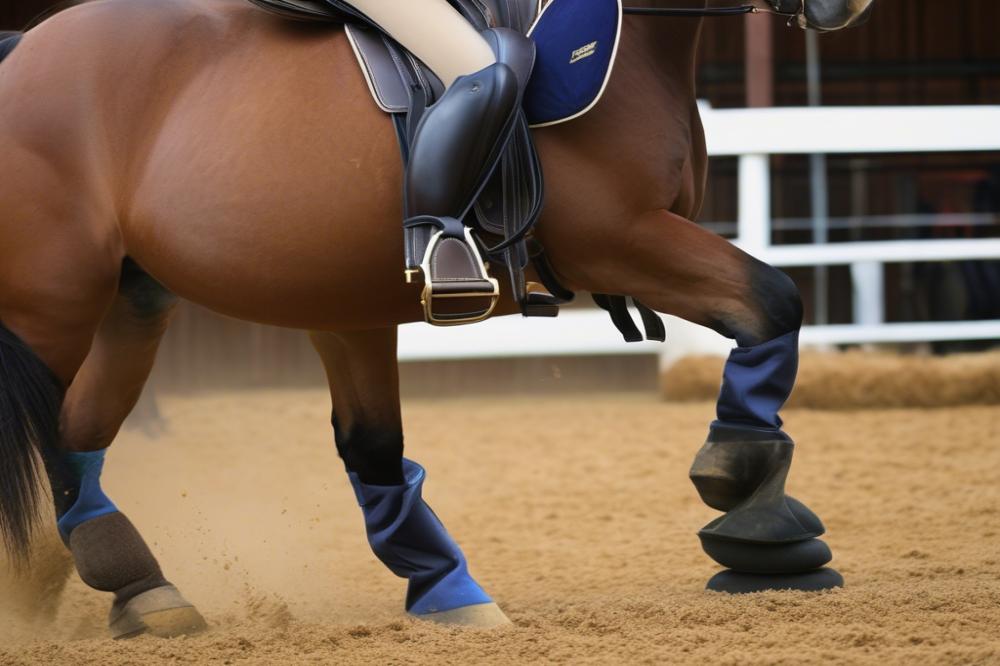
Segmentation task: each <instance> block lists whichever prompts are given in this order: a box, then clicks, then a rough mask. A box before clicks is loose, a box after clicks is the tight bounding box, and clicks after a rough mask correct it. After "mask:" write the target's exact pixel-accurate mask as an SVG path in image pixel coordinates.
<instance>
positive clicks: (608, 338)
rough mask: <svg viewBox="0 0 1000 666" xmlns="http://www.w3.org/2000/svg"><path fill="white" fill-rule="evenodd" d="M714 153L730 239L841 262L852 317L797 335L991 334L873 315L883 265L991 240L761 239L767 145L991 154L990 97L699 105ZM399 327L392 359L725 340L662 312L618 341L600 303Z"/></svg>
mask: <svg viewBox="0 0 1000 666" xmlns="http://www.w3.org/2000/svg"><path fill="white" fill-rule="evenodd" d="M702 119H703V122H704V124H705V133H706V136H707V138H708V151H709V154H710V155H712V156H736V157H738V159H739V219H738V225H737V226H738V232H737V239H736V244H737V245H738V246H739V247H741V248H742V249H743V250H745V251H747V252H749V253H750V254H752V255H754V256H756V257H757V258H759V259H761V260H762V261H765V262H767V263H769V264H772V265H774V266H780V267H789V266H821V265H845V264H846V265H850V266H851V275H852V279H853V281H854V292H855V293H854V296H855V298H854V306H855V307H854V318H855V323H854V324H849V325H833V326H807V327H805V328H804V329H803V331H802V342H803V344H806V345H810V344H814V345H826V344H848V343H876V342H920V341H932V340H975V339H1000V320H996V321H975V322H966V321H960V322H933V323H895V324H886V323H884V322H883V315H884V304H883V303H882V279H883V278H882V276H883V265H884V264H885V263H893V262H904V261H907V262H909V261H915V262H919V261H954V260H963V259H964V260H971V259H1000V239H947V240H933V239H930V240H905V241H865V242H852V243H830V244H823V245H814V244H801V245H777V246H776V245H772V244H771V210H770V201H771V176H770V156H771V155H776V154H814V153H823V154H836V153H904V152H905V153H932V152H975V151H1000V106H974V107H827V108H822V107H821V108H779V109H733V110H713V109H711V108H708V107H703V108H702ZM475 329H476V330H475V331H473V330H470V329H467V328H464V327H460V328H453V329H433V328H431V327H430V326H427V325H425V324H414V325H410V326H406V327H404V328H403V330H402V332H401V334H400V349H399V352H400V358H401V359H403V360H408V359H413V360H416V359H441V358H473V357H490V356H494V357H502V356H544V355H560V354H619V353H621V354H628V353H633V354H634V353H656V354H660V355H661V357H662V358H663V360H664V362H665V363H669V362H670V361H671V360H673V359H674V358H676V357H678V356H682V355H685V354H688V353H716V352H720V353H722V352H724V351H725V350H726V349H728V348H729V347H730V346H731V344H732V343H731V342H730V341H728V340H726V339H724V338H722V337H721V336H718V335H717V334H715V333H713V332H711V331H707V330H706V329H702V328H700V327H696V326H693V325H691V324H687V323H686V322H683V321H681V320H678V319H676V318H668V322H667V336H668V342H667V344H666V345H658V344H652V343H642V344H632V345H626V344H624V343H623V342H622V341H621V337H620V336H619V335H618V334H617V332H616V331H615V329H614V327H613V326H612V325H611V323H610V321H609V320H608V318H607V316H606V315H605V313H604V312H603V311H598V310H593V311H591V310H582V311H581V310H577V311H569V312H564V313H563V314H562V315H560V316H559V318H557V319H553V320H538V319H533V320H523V319H521V318H517V317H505V318H500V319H494V320H491V321H487V322H484V323H482V324H476V325H475Z"/></svg>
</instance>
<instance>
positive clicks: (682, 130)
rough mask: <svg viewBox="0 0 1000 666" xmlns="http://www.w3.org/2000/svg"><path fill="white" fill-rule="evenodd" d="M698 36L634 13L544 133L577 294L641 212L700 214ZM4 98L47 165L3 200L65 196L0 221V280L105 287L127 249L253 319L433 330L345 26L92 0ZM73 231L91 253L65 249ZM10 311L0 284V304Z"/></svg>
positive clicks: (379, 118)
mask: <svg viewBox="0 0 1000 666" xmlns="http://www.w3.org/2000/svg"><path fill="white" fill-rule="evenodd" d="M696 33H697V23H696V22H694V21H680V22H669V21H663V20H652V21H643V20H641V19H635V18H630V19H627V20H626V25H625V30H624V33H623V37H622V46H621V51H620V57H619V62H618V66H617V68H616V71H615V73H614V75H613V76H612V79H611V82H610V85H609V88H608V91H607V93H606V95H605V97H604V99H603V100H602V101H601V103H600V104H599V105H598V107H597V108H596V109H595V110H594V111H592V112H591V114H590V115H588V116H586V117H584V118H582V119H580V120H577V121H574V122H573V123H569V124H567V125H564V126H559V127H553V128H548V129H545V130H543V131H541V132H539V134H538V144H539V149H540V153H541V155H542V159H543V164H544V167H545V176H546V186H547V193H548V194H547V199H546V209H545V213H544V215H543V218H542V221H541V223H540V225H539V230H538V233H539V236H540V238H541V239H542V240H543V242H544V243H545V244H546V246H547V247H548V248H549V251H550V253H551V256H552V259H553V261H554V263H555V265H556V268H557V270H558V271H559V273H560V274H561V276H562V277H563V279H565V280H566V281H567V282H568V283H569V285H570V286H572V287H576V288H592V289H595V290H599V289H600V288H601V286H602V285H600V284H598V283H597V282H599V281H600V270H599V268H595V266H599V263H600V262H599V257H600V253H601V251H602V248H605V249H606V248H607V247H608V244H609V243H615V242H623V241H621V238H622V237H623V236H624V237H626V241H624V242H627V235H628V225H629V223H630V221H632V220H635V219H637V218H639V217H640V216H642V215H643V214H644V213H646V212H647V211H652V210H657V209H667V210H671V211H674V212H676V213H678V214H680V215H682V216H685V217H691V216H693V215H694V214H695V213H696V211H697V209H698V207H699V205H700V199H701V191H702V184H703V180H704V170H705V158H704V145H703V138H702V135H701V126H700V123H699V121H698V118H697V110H696V108H695V103H694V83H693V78H694V74H693V69H694V62H693V58H694V50H695V49H694V44H695V42H696V37H697V35H696ZM42 89H44V94H38V93H39V92H40V91H41V90H42ZM0 98H3V99H4V102H5V103H4V104H3V105H2V107H0V133H2V134H3V135H4V137H5V141H7V140H8V139H9V141H10V142H11V145H13V147H14V149H13V150H12V151H11V155H12V156H13V158H15V159H22V160H26V161H27V163H35V162H37V161H44V162H47V163H48V165H49V167H50V168H47V169H40V170H39V171H40V172H39V173H33V174H30V176H31V177H30V182H29V176H28V175H26V176H25V177H24V179H23V180H22V181H20V182H18V180H17V178H14V181H13V182H12V183H10V184H9V185H8V184H5V188H7V192H6V193H0V203H3V204H4V205H5V206H7V205H10V206H17V205H21V206H23V205H27V204H26V203H25V202H27V201H31V200H37V199H38V198H39V196H40V195H42V194H43V193H42V192H41V191H39V192H37V193H32V192H30V191H29V189H30V188H38V187H39V183H44V189H45V191H46V192H48V193H59V196H53V197H52V198H51V200H50V201H48V202H46V203H45V204H44V205H47V206H49V207H51V209H52V210H51V212H50V214H47V215H37V216H35V215H33V216H32V221H33V224H34V225H35V228H34V229H32V230H30V232H29V231H27V230H21V231H20V232H19V231H18V230H15V229H11V228H8V227H9V226H10V225H12V224H15V223H16V222H15V221H16V220H17V219H18V216H17V215H6V216H3V217H0V234H2V236H3V238H4V241H5V243H4V245H5V247H6V248H7V249H6V250H3V249H0V285H5V287H4V288H5V289H7V288H9V287H7V285H11V284H16V283H17V278H18V276H23V275H26V274H30V273H31V270H32V264H33V263H34V262H36V261H38V258H39V257H47V258H48V259H49V260H52V261H57V262H58V261H62V262H63V263H64V264H65V266H66V269H65V270H66V277H67V279H71V275H72V274H73V273H72V272H71V271H79V270H83V269H84V268H86V270H87V271H88V272H89V273H90V274H91V275H96V274H97V273H107V275H105V276H104V277H105V278H106V279H113V278H114V271H116V270H117V267H118V266H119V265H120V263H121V260H122V259H123V258H124V257H125V256H130V257H132V258H133V259H134V260H135V261H136V262H137V263H138V264H139V265H141V266H142V267H143V268H144V269H146V270H147V271H148V272H149V273H151V274H152V275H153V276H154V277H156V278H157V279H158V280H159V281H161V282H162V283H163V284H165V285H166V286H167V287H169V288H170V289H171V290H172V291H174V292H176V293H177V294H179V295H181V296H183V297H185V298H188V299H190V300H193V301H196V302H198V303H201V304H203V305H206V306H208V307H211V308H213V309H215V310H217V311H220V312H223V313H225V314H229V315H232V316H236V317H240V318H243V319H249V320H254V321H261V322H265V323H272V324H278V325H283V326H292V327H300V328H316V329H331V330H332V329H342V328H371V327H378V326H384V325H392V324H396V323H400V322H401V321H410V320H417V319H420V317H421V313H420V309H419V305H418V300H419V295H418V290H417V289H416V288H415V287H412V286H408V285H406V284H405V283H404V282H403V276H402V266H403V260H402V245H401V237H402V236H401V231H400V220H401V204H400V192H401V168H400V161H399V157H398V152H397V148H396V145H395V137H394V134H393V130H392V127H391V124H390V122H389V121H388V119H387V118H386V117H385V116H384V115H383V114H381V113H380V112H379V111H378V110H377V109H376V108H375V106H374V105H373V104H372V103H371V101H370V99H369V98H368V92H367V88H366V86H365V83H364V80H363V78H362V76H361V74H360V72H359V71H358V68H357V66H356V64H355V62H354V60H353V57H352V54H351V52H350V48H349V46H348V44H347V42H346V40H345V39H344V38H343V36H342V34H340V33H339V32H337V31H331V30H329V29H317V28H315V27H311V26H302V25H298V24H292V23H289V22H285V21H282V20H279V19H276V18H274V17H271V16H268V15H266V14H264V13H263V12H260V11H259V10H257V9H255V8H254V7H252V6H251V5H249V3H245V2H243V1H242V0H211V1H209V0H98V1H97V2H93V3H88V4H85V5H83V6H80V7H76V8H74V9H71V10H68V11H66V12H64V13H62V14H59V15H58V16H56V17H54V18H53V19H50V20H49V21H46V22H45V23H43V24H42V25H40V26H39V27H37V28H35V29H33V30H31V31H30V32H29V33H28V34H27V35H26V36H25V38H24V40H23V43H22V44H21V45H20V46H19V47H18V50H17V52H16V54H15V55H14V56H12V57H11V58H10V59H8V61H7V62H5V63H4V66H3V67H2V68H0ZM19 188H20V189H19ZM5 212H8V210H5ZM43 226H44V227H45V228H41V227H43ZM69 228H72V229H74V230H75V231H71V232H69V235H72V236H79V238H77V239H76V241H75V244H76V245H79V244H80V243H83V244H85V245H86V246H87V248H86V249H87V251H86V252H83V253H81V252H79V251H78V249H79V248H78V247H71V245H72V244H69V243H67V244H66V245H61V244H59V243H57V242H55V243H54V242H53V241H52V239H53V237H58V236H60V235H63V236H66V237H68V235H67V234H64V233H62V231H60V230H66V229H69ZM81 228H83V229H85V233H80V229H81ZM8 241H12V242H10V243H8ZM43 243H45V244H47V245H45V247H42V244H43ZM63 255H65V256H63ZM105 261H106V266H104V267H100V268H98V267H93V266H90V265H87V266H86V267H84V266H81V264H82V263H87V264H90V263H93V262H101V263H104V262H105ZM95 279H97V278H96V277H95ZM12 301H14V302H16V298H15V297H13V296H11V295H10V294H0V310H3V309H4V306H5V305H6V303H7V302H12ZM505 306H506V307H505V309H506V311H512V310H513V306H512V304H511V303H509V302H508V303H506V304H505ZM7 309H8V310H9V309H10V308H7ZM14 309H15V310H16V308H14ZM15 316H16V315H15ZM7 319H8V320H10V319H11V315H7ZM15 323H16V322H15Z"/></svg>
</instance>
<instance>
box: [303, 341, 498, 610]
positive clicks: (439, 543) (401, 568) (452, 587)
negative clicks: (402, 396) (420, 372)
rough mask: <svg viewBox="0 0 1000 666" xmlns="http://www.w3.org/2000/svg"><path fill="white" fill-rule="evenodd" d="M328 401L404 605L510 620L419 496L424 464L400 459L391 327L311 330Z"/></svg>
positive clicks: (373, 538) (376, 542) (376, 545)
mask: <svg viewBox="0 0 1000 666" xmlns="http://www.w3.org/2000/svg"><path fill="white" fill-rule="evenodd" d="M312 341H313V345H314V346H315V347H316V350H317V351H318V352H319V354H320V356H321V357H322V359H323V365H324V366H325V368H326V372H327V378H328V379H329V382H330V394H331V397H332V399H333V428H334V434H335V437H336V442H337V451H338V453H339V454H340V457H341V458H342V459H343V461H344V465H345V467H346V469H347V473H348V476H349V478H350V481H351V484H352V485H353V486H354V492H355V494H356V496H357V499H358V503H359V504H360V505H361V510H362V512H363V514H364V517H365V527H366V529H367V533H368V542H369V543H370V544H371V547H372V550H373V551H374V552H375V555H376V556H377V557H378V558H379V559H380V560H381V561H382V562H383V563H384V564H385V565H386V566H387V567H389V569H390V570H391V571H392V572H393V573H395V574H396V575H397V576H400V577H402V578H406V579H408V581H409V586H408V590H407V595H406V610H407V611H409V612H410V613H411V614H413V615H415V616H417V617H421V618H424V619H429V620H436V621H439V622H446V623H453V624H465V625H473V626H480V627H491V626H497V625H501V624H507V623H509V620H507V618H506V616H505V615H504V614H503V612H502V611H501V610H500V609H499V607H497V605H496V604H495V603H493V601H492V599H490V597H489V596H488V595H487V594H486V593H485V592H484V591H483V589H482V588H481V587H480V586H479V584H478V583H476V581H475V580H473V578H472V576H470V575H469V572H468V570H467V567H466V561H465V556H464V555H463V554H462V551H461V550H460V549H459V547H458V545H457V544H456V543H455V542H454V540H452V538H451V537H450V536H449V535H448V532H447V531H446V530H445V528H444V526H443V525H442V524H441V521H440V520H439V519H438V517H437V516H435V515H434V513H433V512H432V511H431V510H430V508H429V507H428V506H427V504H426V503H425V502H424V501H423V499H422V498H421V488H422V486H423V483H424V470H423V468H421V467H420V466H419V465H417V464H416V463H415V462H413V461H411V460H407V459H405V458H403V429H402V422H401V418H400V411H399V377H398V370H397V365H396V329H395V328H392V329H384V330H377V331H361V332H350V333H314V334H313V335H312Z"/></svg>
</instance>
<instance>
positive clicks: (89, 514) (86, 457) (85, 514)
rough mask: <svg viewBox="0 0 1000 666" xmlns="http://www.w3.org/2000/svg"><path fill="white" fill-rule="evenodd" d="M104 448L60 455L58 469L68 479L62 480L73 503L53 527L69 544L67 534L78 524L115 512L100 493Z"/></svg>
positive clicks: (113, 507) (112, 505) (111, 504)
mask: <svg viewBox="0 0 1000 666" xmlns="http://www.w3.org/2000/svg"><path fill="white" fill-rule="evenodd" d="M106 451H107V449H102V450H100V451H88V452H84V453H61V454H59V456H60V458H61V460H60V462H61V463H63V464H62V465H61V467H62V468H63V469H64V470H65V472H66V473H67V474H68V475H69V476H70V478H67V479H63V480H62V481H63V484H65V488H66V489H67V492H74V491H75V493H76V499H75V501H74V502H73V504H72V505H71V506H70V507H69V509H67V510H66V512H65V513H63V514H62V515H61V516H59V519H58V520H57V521H56V524H57V525H58V527H59V534H61V535H62V538H63V540H64V541H66V542H67V543H69V535H70V534H71V533H72V532H73V530H74V529H76V528H77V526H79V525H80V524H81V523H84V522H86V521H88V520H90V519H92V518H97V517H98V516H103V515H105V514H108V513H114V512H115V511H118V508H117V507H116V506H115V505H114V504H113V503H112V502H111V500H110V499H108V496H107V495H105V494H104V491H103V490H101V470H102V469H104V454H105V453H106Z"/></svg>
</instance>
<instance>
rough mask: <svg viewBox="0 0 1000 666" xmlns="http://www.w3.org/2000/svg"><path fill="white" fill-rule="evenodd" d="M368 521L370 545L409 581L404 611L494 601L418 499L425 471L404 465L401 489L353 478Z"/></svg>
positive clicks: (421, 611) (410, 463)
mask: <svg viewBox="0 0 1000 666" xmlns="http://www.w3.org/2000/svg"><path fill="white" fill-rule="evenodd" d="M349 476H350V479H351V485H353V486H354V492H355V494H356V495H357V498H358V504H360V505H361V509H362V511H363V512H364V516H365V528H366V530H367V532H368V543H370V544H371V547H372V550H373V551H374V552H375V555H376V556H378V558H379V559H380V560H382V562H383V563H384V564H385V565H386V566H387V567H389V569H390V570H391V571H392V572H393V573H394V574H396V575H397V576H400V577H401V578H406V579H408V580H409V588H408V589H407V593H406V610H407V611H409V612H410V613H413V614H415V615H423V614H426V613H436V612H440V611H447V610H452V609H455V608H461V607H463V606H472V605H475V604H484V603H489V602H490V601H492V599H491V598H490V596H489V595H488V594H486V592H484V591H483V588H481V587H480V586H479V584H478V583H477V582H476V581H475V580H473V578H472V576H470V575H469V572H468V568H467V565H466V561H465V555H463V554H462V551H461V549H459V547H458V544H456V543H455V541H454V540H453V539H452V538H451V536H450V535H449V534H448V532H447V531H446V530H445V528H444V525H442V524H441V521H440V520H438V518H437V516H435V515H434V512H433V511H431V509H430V507H429V506H427V503H426V502H424V500H423V498H422V497H421V496H420V491H421V487H422V486H423V484H424V478H425V472H424V469H423V468H422V467H421V466H420V465H418V464H417V463H415V462H413V461H412V460H407V459H405V458H404V459H403V478H404V479H405V481H404V483H403V485H401V486H374V485H367V484H364V483H361V481H360V479H359V478H358V476H357V474H354V473H353V472H351V473H349Z"/></svg>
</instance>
